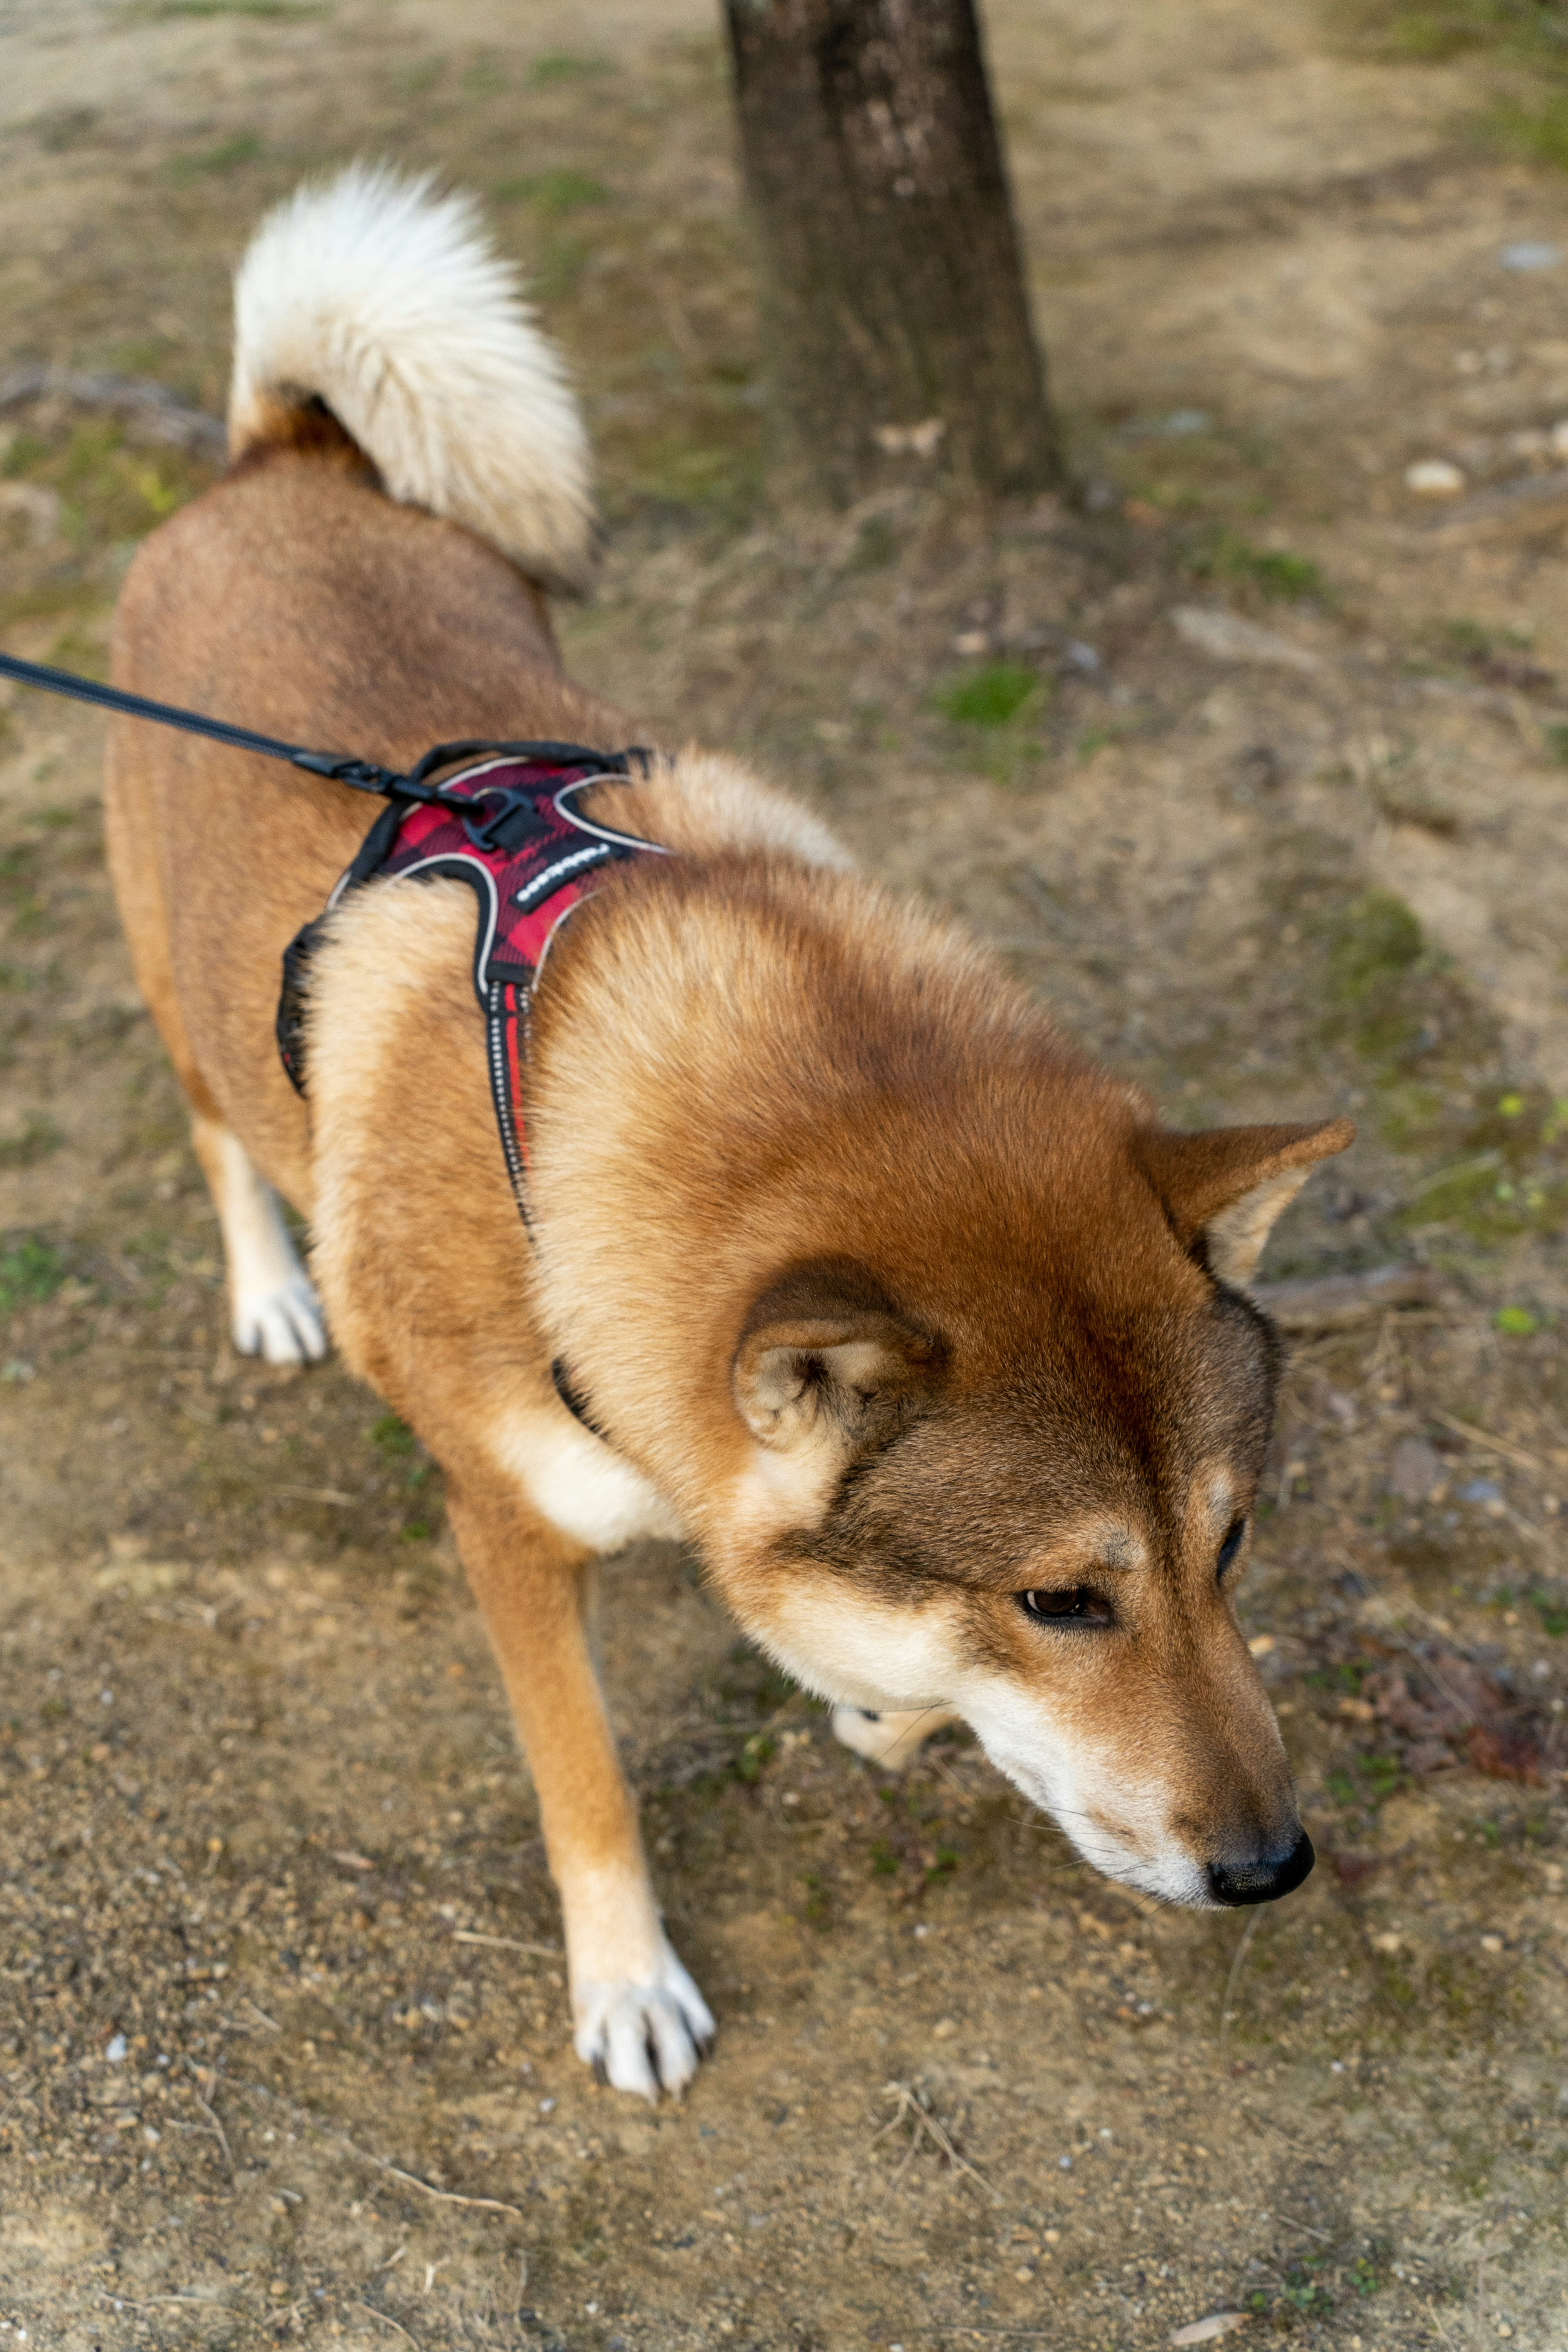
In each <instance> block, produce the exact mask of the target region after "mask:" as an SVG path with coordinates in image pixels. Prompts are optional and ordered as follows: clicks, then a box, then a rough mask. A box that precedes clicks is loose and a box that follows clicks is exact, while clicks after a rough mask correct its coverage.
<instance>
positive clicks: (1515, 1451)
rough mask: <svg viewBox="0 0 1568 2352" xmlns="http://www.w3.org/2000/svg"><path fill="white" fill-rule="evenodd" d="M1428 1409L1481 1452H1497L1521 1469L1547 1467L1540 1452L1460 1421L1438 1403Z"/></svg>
mask: <svg viewBox="0 0 1568 2352" xmlns="http://www.w3.org/2000/svg"><path fill="white" fill-rule="evenodd" d="M1428 1411H1429V1412H1430V1413H1431V1415H1432V1418H1433V1420H1434V1421H1440V1422H1441V1423H1442V1424H1443V1426H1444V1428H1445V1429H1451V1430H1452V1431H1453V1433H1454V1434H1455V1436H1456V1437H1462V1438H1463V1439H1464V1440H1465V1443H1466V1444H1468V1445H1473V1446H1475V1447H1476V1449H1477V1450H1478V1452H1479V1453H1482V1454H1496V1455H1497V1456H1498V1458H1499V1460H1500V1461H1502V1462H1512V1463H1514V1464H1515V1465H1517V1467H1518V1468H1520V1469H1521V1470H1534V1471H1537V1472H1539V1471H1543V1470H1544V1469H1545V1467H1546V1465H1545V1463H1544V1462H1542V1459H1541V1457H1540V1455H1539V1454H1527V1453H1526V1452H1525V1450H1524V1448H1523V1446H1522V1445H1515V1444H1513V1443H1512V1442H1511V1440H1510V1439H1509V1438H1506V1437H1494V1436H1493V1435H1492V1433H1491V1431H1490V1430H1489V1429H1478V1428H1477V1427H1476V1425H1475V1423H1474V1422H1470V1421H1459V1420H1458V1419H1456V1417H1455V1415H1454V1414H1453V1413H1451V1412H1442V1411H1440V1409H1439V1408H1438V1407H1437V1406H1436V1405H1432V1406H1430V1407H1428Z"/></svg>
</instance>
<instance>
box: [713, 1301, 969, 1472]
mask: <svg viewBox="0 0 1568 2352" xmlns="http://www.w3.org/2000/svg"><path fill="white" fill-rule="evenodd" d="M943 1352H944V1351H943V1349H942V1342H941V1340H940V1339H938V1338H937V1337H936V1336H935V1334H934V1333H932V1332H931V1331H929V1330H923V1329H921V1328H920V1327H919V1326H918V1325H917V1324H916V1322H915V1321H914V1320H913V1319H912V1318H910V1316H908V1315H906V1314H904V1313H903V1312H901V1311H900V1308H899V1307H897V1306H895V1304H894V1303H893V1301H892V1300H891V1299H890V1298H889V1297H888V1296H887V1294H886V1293H885V1292H884V1291H883V1289H882V1287H881V1286H880V1285H879V1283H878V1282H877V1281H876V1280H875V1279H874V1278H873V1276H871V1275H869V1274H868V1272H867V1270H866V1268H865V1267H864V1266H861V1265H856V1264H855V1263H854V1262H853V1261H852V1260H846V1259H827V1260H823V1261H820V1262H818V1263H816V1264H814V1265H803V1266H797V1267H795V1268H793V1269H792V1270H791V1271H790V1272H789V1273H787V1274H786V1275H784V1276H782V1277H781V1279H780V1280H779V1281H777V1282H774V1283H773V1284H771V1285H770V1286H769V1287H768V1288H767V1290H765V1291H764V1292H763V1296H762V1297H760V1298H759V1299H758V1300H757V1302H756V1304H755V1305H754V1306H753V1307H752V1311H751V1313H750V1314H749V1315H748V1316H747V1318H746V1321H745V1325H744V1328H742V1333H741V1338H740V1341H739V1344H738V1345H737V1347H736V1349H735V1358H734V1364H733V1368H732V1371H731V1380H732V1382H733V1386H734V1392H735V1402H736V1404H737V1405H738V1406H739V1407H740V1411H741V1417H742V1420H743V1421H744V1423H745V1424H746V1426H747V1428H748V1429H749V1430H750V1431H751V1433H752V1436H753V1437H755V1438H758V1439H759V1440H760V1441H761V1442H762V1444H764V1445H766V1446H770V1447H772V1448H773V1449H774V1450H775V1451H777V1452H780V1453H790V1452H793V1451H795V1450H796V1449H797V1448H800V1447H804V1446H817V1445H831V1446H834V1447H835V1448H838V1449H842V1450H843V1451H844V1452H846V1453H849V1452H853V1451H854V1449H855V1448H856V1446H857V1445H858V1444H863V1443H864V1442H865V1441H866V1440H867V1439H868V1437H871V1436H872V1435H874V1434H875V1433H878V1432H879V1430H880V1429H881V1428H882V1427H883V1426H884V1425H887V1426H889V1428H890V1426H891V1425H892V1424H893V1423H895V1422H896V1421H897V1419H898V1417H899V1414H900V1412H901V1411H902V1410H903V1408H904V1407H905V1406H906V1404H907V1403H908V1402H910V1400H911V1399H913V1398H914V1397H916V1396H918V1395H919V1394H920V1393H921V1391H927V1390H929V1389H931V1387H932V1386H934V1384H935V1383H936V1381H938V1380H939V1379H940V1377H941V1370H942V1356H943Z"/></svg>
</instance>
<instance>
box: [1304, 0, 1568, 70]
mask: <svg viewBox="0 0 1568 2352" xmlns="http://www.w3.org/2000/svg"><path fill="white" fill-rule="evenodd" d="M1334 15H1335V16H1336V17H1337V19H1338V22H1339V26H1340V29H1341V31H1342V34H1343V35H1345V36H1346V37H1348V38H1349V39H1350V40H1351V41H1352V43H1353V44H1354V46H1356V47H1359V48H1361V49H1363V50H1365V51H1370V53H1371V54H1372V55H1373V57H1378V58H1386V59H1388V60H1389V61H1391V62H1393V61H1401V62H1404V61H1412V60H1414V61H1417V62H1422V63H1428V64H1439V63H1442V62H1443V61H1445V60H1446V59H1448V58H1459V57H1465V56H1468V55H1474V54H1475V53H1476V52H1477V51H1487V52H1490V53H1491V54H1492V55H1494V56H1497V57H1500V58H1509V59H1511V60H1518V61H1520V62H1526V63H1531V64H1541V63H1551V62H1555V61H1556V60H1557V59H1558V58H1560V57H1561V56H1562V55H1563V39H1564V33H1565V30H1568V28H1565V27H1564V24H1563V10H1562V7H1561V5H1558V0H1336V5H1335V7H1334Z"/></svg>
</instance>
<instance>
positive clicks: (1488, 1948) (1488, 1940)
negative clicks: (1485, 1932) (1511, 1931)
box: [1481, 1936, 1502, 1952]
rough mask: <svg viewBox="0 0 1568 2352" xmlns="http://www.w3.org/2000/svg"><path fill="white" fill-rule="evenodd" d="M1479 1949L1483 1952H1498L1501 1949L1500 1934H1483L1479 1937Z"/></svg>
mask: <svg viewBox="0 0 1568 2352" xmlns="http://www.w3.org/2000/svg"><path fill="white" fill-rule="evenodd" d="M1481 1949H1482V1951H1483V1952H1500V1951H1501V1949H1502V1937H1500V1936H1483V1937H1481Z"/></svg>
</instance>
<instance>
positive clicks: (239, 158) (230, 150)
mask: <svg viewBox="0 0 1568 2352" xmlns="http://www.w3.org/2000/svg"><path fill="white" fill-rule="evenodd" d="M261 152H262V142H261V141H260V140H259V139H258V137H257V135H256V133H255V132H254V131H235V132H234V133H233V134H232V135H231V136H230V137H229V138H227V139H220V140H219V141H218V142H217V144H216V147H204V148H202V149H200V150H199V151H198V152H195V153H192V154H189V155H171V156H170V158H169V160H168V162H167V163H165V164H164V166H163V169H164V171H165V172H166V173H168V175H169V177H170V179H171V180H200V179H204V178H206V177H208V176H209V175H211V174H214V173H216V174H221V173H226V172H237V170H238V169H239V167H240V165H241V164H242V163H255V162H256V160H257V158H258V156H259V154H260V153H261Z"/></svg>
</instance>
